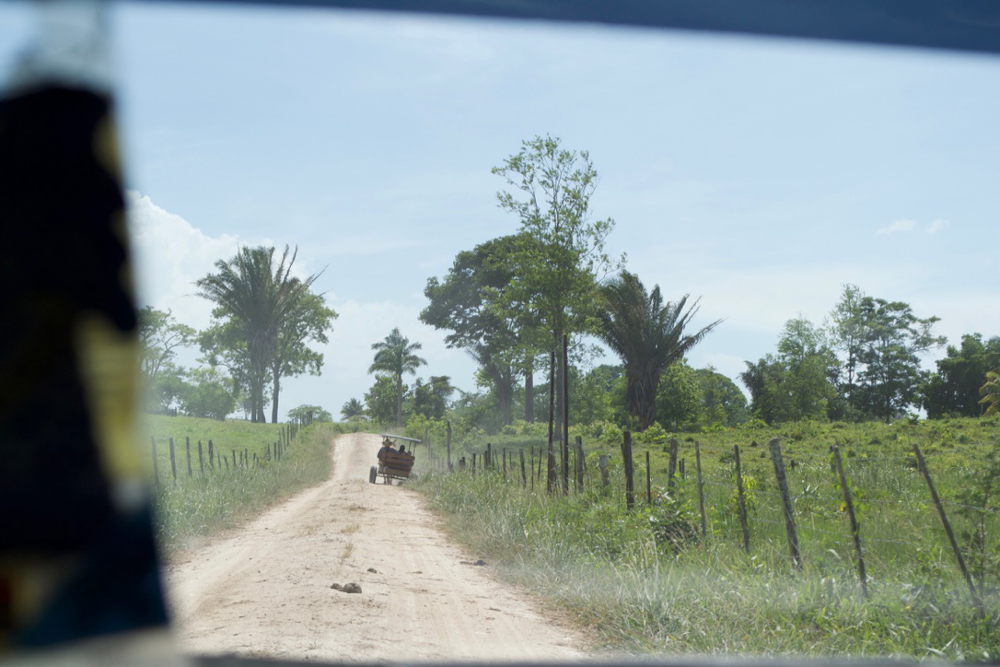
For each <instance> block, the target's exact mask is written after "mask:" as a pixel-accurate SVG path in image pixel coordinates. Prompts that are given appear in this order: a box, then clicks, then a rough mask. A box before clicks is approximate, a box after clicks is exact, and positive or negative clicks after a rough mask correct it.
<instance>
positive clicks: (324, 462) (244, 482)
mask: <svg viewBox="0 0 1000 667" xmlns="http://www.w3.org/2000/svg"><path fill="white" fill-rule="evenodd" d="M146 428H147V430H148V431H150V432H152V437H154V438H156V440H157V445H158V446H157V451H156V456H157V468H158V469H159V479H160V481H159V484H158V485H157V487H156V489H155V493H154V497H155V500H156V510H157V536H158V538H159V540H160V543H161V544H162V545H163V546H164V547H165V548H166V549H167V550H168V551H169V550H173V549H177V548H179V547H182V546H183V545H184V544H185V542H186V541H187V540H188V539H189V538H191V537H194V536H197V535H207V534H210V533H212V532H215V531H218V530H221V529H225V528H231V527H233V526H236V525H239V524H240V523H242V522H244V521H247V520H249V519H251V518H253V517H254V516H255V515H256V514H257V513H259V512H260V511H261V510H263V509H265V508H266V507H268V506H270V505H272V504H274V503H277V502H280V501H282V500H284V499H285V498H288V497H289V496H291V495H292V494H294V493H295V492H296V491H298V490H300V489H303V488H305V487H308V486H310V485H312V484H315V483H317V482H320V481H322V480H324V479H327V478H328V477H329V474H330V463H331V460H330V447H329V444H330V440H331V439H332V438H333V437H334V436H335V435H337V434H338V433H342V432H345V431H348V430H351V429H350V427H347V428H346V429H345V427H343V426H341V425H338V424H313V425H311V426H308V427H305V428H303V429H300V430H299V432H298V434H297V435H296V437H295V438H294V439H293V440H292V441H291V443H290V444H289V445H288V446H287V448H286V449H285V451H284V454H283V456H282V457H281V459H280V460H275V459H273V458H272V459H270V460H267V459H266V457H265V452H266V450H267V448H268V447H271V448H272V451H273V443H274V442H276V441H277V440H278V438H279V436H278V430H279V429H280V425H274V424H250V423H247V422H218V421H213V420H208V419H195V418H191V417H154V418H151V419H149V420H147V422H146ZM168 438H173V439H174V449H175V465H176V467H177V479H176V482H174V481H173V476H172V473H171V464H170V458H169V448H168ZM185 438H188V439H189V440H190V442H191V450H192V455H191V460H192V463H191V474H190V476H189V475H188V465H187V460H188V456H187V451H188V447H187V441H186V440H185ZM209 439H211V440H212V441H213V448H214V451H216V452H218V456H222V455H225V456H227V457H228V458H227V462H226V463H229V462H230V461H231V460H232V458H233V455H232V452H233V451H234V450H235V451H236V452H237V457H239V453H240V452H242V451H243V450H244V449H245V450H247V452H248V457H247V458H248V460H249V465H246V466H236V465H231V464H230V465H225V464H223V463H222V462H221V461H220V460H219V459H218V458H217V459H216V460H215V464H214V466H209V463H208V459H207V442H208V440H209ZM199 440H201V441H202V463H203V464H204V472H203V471H202V470H203V466H202V465H201V463H200V462H199V459H198V455H197V444H198V441H199ZM147 446H148V445H147ZM253 453H256V454H257V455H258V456H257V460H256V461H254V460H253V457H252V454H253Z"/></svg>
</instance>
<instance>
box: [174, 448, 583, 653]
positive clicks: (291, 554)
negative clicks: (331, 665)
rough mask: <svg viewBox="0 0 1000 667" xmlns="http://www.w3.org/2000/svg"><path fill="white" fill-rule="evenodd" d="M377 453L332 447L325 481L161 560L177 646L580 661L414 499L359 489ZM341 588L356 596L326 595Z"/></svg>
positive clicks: (568, 640)
mask: <svg viewBox="0 0 1000 667" xmlns="http://www.w3.org/2000/svg"><path fill="white" fill-rule="evenodd" d="M378 448H379V438H378V436H374V435H366V434H352V435H344V436H340V437H339V438H337V439H336V440H335V442H334V443H333V457H334V461H333V476H332V478H331V479H329V480H328V481H326V482H323V483H322V484H319V485H317V486H315V487H312V488H310V489H308V490H306V491H304V492H302V493H300V494H298V495H297V496H295V497H293V498H291V499H290V500H288V501H287V502H285V503H283V504H281V505H280V506H278V507H276V508H274V509H272V510H270V511H269V512H267V513H266V514H264V515H263V516H261V517H260V518H258V519H257V520H255V521H253V522H252V523H250V524H249V525H247V526H245V527H244V528H242V529H240V530H239V531H237V532H236V533H235V534H231V535H227V536H224V537H221V538H219V539H217V540H216V541H214V542H212V543H209V544H208V545H206V546H204V547H200V548H196V549H192V550H190V551H188V552H186V553H184V554H180V555H178V556H176V557H175V559H174V561H173V562H172V563H171V564H170V566H169V567H168V571H167V583H168V588H169V590H170V594H171V604H172V607H173V610H174V616H175V627H176V632H177V634H178V638H179V640H180V642H181V644H182V646H183V648H184V649H185V650H188V651H193V652H198V653H213V654H214V653H239V654H244V655H258V656H265V655H266V656H275V657H284V658H295V659H303V660H309V659H313V660H316V659H323V660H331V661H373V660H390V661H401V660H433V659H452V660H456V659H458V660H461V659H473V660H539V659H550V660H551V659H573V658H580V657H582V651H581V650H580V649H578V648H576V647H577V646H579V644H580V641H579V637H577V636H576V635H575V634H574V633H573V632H572V631H571V630H569V629H567V628H561V627H559V626H557V625H555V624H553V623H552V622H551V621H547V620H545V619H543V618H542V617H541V616H539V614H538V612H537V611H536V610H535V609H534V608H533V607H532V604H531V603H530V601H528V600H526V596H525V594H524V592H523V591H519V590H518V589H516V588H512V587H510V586H507V585H504V584H501V583H499V582H497V581H496V580H494V579H493V578H492V577H491V575H490V567H489V566H488V565H487V566H486V567H482V566H476V565H472V564H471V563H472V562H474V561H476V560H478V556H477V555H476V554H470V553H465V552H464V551H463V550H462V549H460V548H459V547H457V546H455V545H454V544H452V543H451V542H450V541H449V540H448V539H447V537H446V536H445V534H444V532H443V531H442V530H441V526H440V522H439V521H438V519H437V518H435V517H434V515H432V514H431V512H430V511H429V510H428V509H427V508H426V507H425V505H424V502H423V500H422V498H421V496H420V495H419V494H417V493H416V492H414V491H410V490H408V489H406V488H405V487H401V486H386V485H384V484H382V483H381V482H380V483H378V484H369V483H368V469H369V467H370V466H371V464H372V463H373V462H374V460H375V453H376V452H377V451H378ZM369 568H373V569H374V570H376V572H371V571H369ZM349 582H356V583H358V584H359V585H360V586H361V589H362V592H361V593H360V594H348V593H342V592H340V591H337V590H333V589H331V588H330V586H331V584H333V583H339V584H344V583H349Z"/></svg>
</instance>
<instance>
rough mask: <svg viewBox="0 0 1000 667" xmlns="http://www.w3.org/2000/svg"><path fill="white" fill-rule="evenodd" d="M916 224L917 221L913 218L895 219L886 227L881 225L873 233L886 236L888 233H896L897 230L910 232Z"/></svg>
mask: <svg viewBox="0 0 1000 667" xmlns="http://www.w3.org/2000/svg"><path fill="white" fill-rule="evenodd" d="M916 226H917V223H916V222H914V221H913V220H905V219H904V220H897V221H896V222H894V223H892V224H891V225H889V226H888V227H882V228H881V229H879V230H878V231H876V232H875V233H876V234H877V235H879V236H887V235H889V234H897V233H899V232H912V231H913V230H914V229H915V228H916Z"/></svg>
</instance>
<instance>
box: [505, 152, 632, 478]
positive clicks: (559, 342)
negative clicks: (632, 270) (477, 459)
mask: <svg viewBox="0 0 1000 667" xmlns="http://www.w3.org/2000/svg"><path fill="white" fill-rule="evenodd" d="M493 173H494V174H496V175H498V176H501V177H502V178H503V179H504V180H505V181H506V183H507V186H508V189H507V190H502V191H500V192H498V193H497V201H498V203H499V205H500V208H502V209H503V210H505V211H508V212H510V213H512V214H514V215H515V216H517V218H518V220H520V223H521V224H520V232H521V233H522V234H526V235H528V236H529V237H530V238H531V239H532V240H533V241H534V243H532V244H530V245H526V246H525V248H524V249H523V251H522V253H521V257H520V258H519V261H518V267H519V271H518V273H517V275H515V276H514V278H513V280H511V283H510V285H509V286H508V287H507V288H506V289H505V290H503V292H502V294H503V295H504V297H505V298H507V299H508V300H509V301H510V302H511V303H515V304H527V306H528V308H529V309H530V310H531V311H532V312H534V313H535V314H536V315H537V318H538V325H539V329H540V331H542V332H544V333H545V334H547V337H548V339H549V340H548V343H547V345H546V347H547V348H548V351H549V353H550V354H554V355H555V358H557V359H558V358H561V356H563V355H560V352H561V351H562V350H563V349H564V347H563V346H564V337H565V338H566V339H570V338H572V337H573V334H575V333H578V332H582V331H585V330H587V329H588V328H589V325H590V323H591V318H592V316H593V307H594V303H593V298H592V295H593V291H594V286H595V283H596V280H597V275H598V274H602V275H603V273H604V272H605V271H606V270H607V268H608V267H609V266H610V261H609V260H608V256H607V254H606V253H605V251H604V243H605V239H606V238H607V236H608V234H609V233H610V232H611V229H612V228H613V227H614V222H613V221H612V220H611V219H610V218H605V219H593V218H592V217H591V212H590V197H591V196H592V195H593V193H594V189H595V188H596V186H597V170H596V169H594V165H593V163H592V162H591V161H590V154H589V153H588V152H587V151H576V150H569V149H566V148H563V147H562V146H560V142H559V139H557V138H554V137H551V136H548V135H546V136H544V137H542V136H536V137H535V138H534V139H530V140H527V141H523V142H522V143H521V150H520V151H518V152H517V153H515V154H513V155H511V156H509V157H507V158H506V159H505V160H504V162H503V164H501V165H500V166H498V167H495V168H494V169H493ZM558 366H559V364H550V369H549V374H550V375H549V384H550V386H556V387H559V388H560V390H559V391H557V392H556V395H557V397H558V400H557V401H555V402H554V403H553V402H551V401H550V403H549V405H550V406H551V410H552V411H551V412H550V414H549V421H550V424H552V423H554V425H555V426H556V427H557V428H556V429H555V432H557V433H560V434H561V433H562V432H563V431H564V430H565V429H563V428H559V425H560V424H561V422H562V421H563V415H564V414H565V413H566V412H565V405H566V403H565V402H566V400H567V397H566V396H565V392H564V391H563V390H562V388H563V387H565V382H564V381H563V378H562V377H558V378H557V376H556V372H557V371H556V368H557V367H558ZM563 372H565V373H568V369H565V368H564V370H563ZM525 402H526V403H527V404H530V403H531V400H530V398H529V400H527V401H525ZM558 439H559V440H562V441H563V442H562V463H563V465H562V473H563V474H562V490H563V493H566V491H567V489H568V486H569V479H568V477H569V470H568V467H567V462H568V460H569V444H568V443H567V442H566V441H565V438H562V437H560V438H558Z"/></svg>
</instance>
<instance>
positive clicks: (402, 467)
mask: <svg viewBox="0 0 1000 667" xmlns="http://www.w3.org/2000/svg"><path fill="white" fill-rule="evenodd" d="M382 437H383V441H384V442H391V440H406V441H408V442H410V443H418V442H420V441H419V440H417V439H415V438H404V437H403V436H400V435H393V436H390V435H387V434H382ZM411 446H412V445H411ZM413 461H414V456H413V454H408V453H406V452H397V451H396V450H394V449H389V450H385V449H383V450H382V451H381V452H380V453H379V456H378V465H375V466H372V467H371V469H370V470H369V471H368V481H369V482H371V483H372V484H374V483H375V482H376V481H377V480H378V478H379V477H381V478H382V481H383V482H384V483H386V484H392V480H394V479H400V480H402V479H407V478H409V477H411V474H412V472H413Z"/></svg>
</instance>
